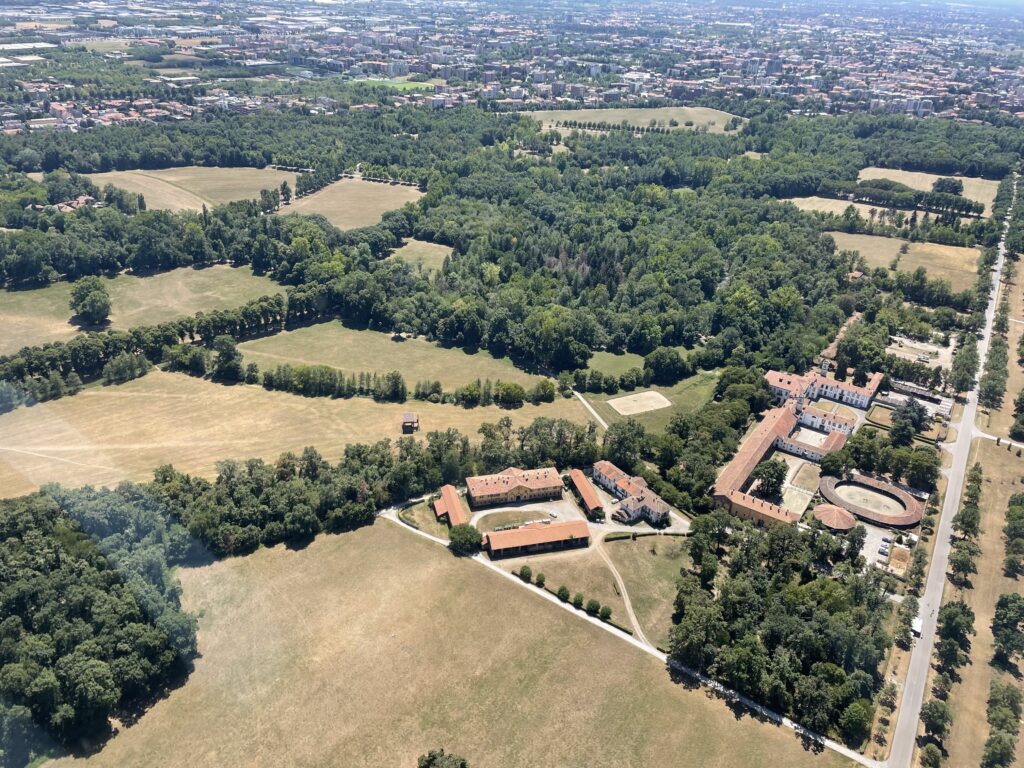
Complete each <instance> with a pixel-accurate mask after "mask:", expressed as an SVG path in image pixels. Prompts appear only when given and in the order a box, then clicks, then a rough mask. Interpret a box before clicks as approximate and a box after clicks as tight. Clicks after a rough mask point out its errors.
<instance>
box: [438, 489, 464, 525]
mask: <svg viewBox="0 0 1024 768" xmlns="http://www.w3.org/2000/svg"><path fill="white" fill-rule="evenodd" d="M434 514H435V515H436V516H437V519H438V520H447V521H448V525H451V526H455V525H463V524H464V523H467V522H469V518H467V517H466V511H465V509H464V508H463V506H462V499H461V498H460V497H459V492H458V491H457V490H455V486H454V485H445V486H442V487H441V497H440V498H439V499H437V500H436V501H435V502H434Z"/></svg>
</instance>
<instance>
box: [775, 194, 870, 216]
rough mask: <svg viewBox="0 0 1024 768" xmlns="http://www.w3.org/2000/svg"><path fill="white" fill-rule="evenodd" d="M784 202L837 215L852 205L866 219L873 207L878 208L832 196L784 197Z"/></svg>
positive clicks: (807, 209) (803, 209) (808, 209)
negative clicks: (836, 198)
mask: <svg viewBox="0 0 1024 768" xmlns="http://www.w3.org/2000/svg"><path fill="white" fill-rule="evenodd" d="M782 202H784V203H792V204H793V205H795V206H796V207H797V208H799V209H800V210H801V211H816V212H818V213H834V214H835V215H836V216H842V215H843V213H844V212H845V211H846V209H847V208H849V207H850V206H851V205H852V206H853V207H854V208H856V209H857V211H858V212H859V213H860V215H861V216H863V217H864V218H865V219H866V218H868V211H870V210H871V209H872V208H874V209H875V210H876V211H877V210H878V207H877V206H873V205H867V204H866V203H851V202H849V201H848V200H835V199H833V198H831V197H817V196H811V197H789V198H785V199H783V200H782Z"/></svg>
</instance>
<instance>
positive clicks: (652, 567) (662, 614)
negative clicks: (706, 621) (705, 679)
mask: <svg viewBox="0 0 1024 768" xmlns="http://www.w3.org/2000/svg"><path fill="white" fill-rule="evenodd" d="M604 549H605V552H607V553H608V555H609V556H610V557H611V559H612V562H613V563H615V569H616V570H617V571H618V572H619V576H621V577H622V581H623V582H624V583H625V584H626V591H627V592H629V600H630V602H631V603H632V605H633V612H634V613H635V614H636V617H637V620H638V621H639V622H640V626H641V627H643V630H644V634H645V635H646V636H647V639H648V640H650V641H651V642H652V643H654V644H656V645H660V646H662V647H667V645H668V633H669V630H670V629H671V628H672V610H673V607H672V606H673V603H674V602H675V599H676V592H677V591H678V587H677V583H678V581H679V571H680V570H681V569H682V568H684V567H689V565H690V558H689V556H688V555H687V554H686V539H685V538H682V537H679V536H645V537H643V538H639V539H636V540H631V539H618V540H616V541H606V542H605V543H604Z"/></svg>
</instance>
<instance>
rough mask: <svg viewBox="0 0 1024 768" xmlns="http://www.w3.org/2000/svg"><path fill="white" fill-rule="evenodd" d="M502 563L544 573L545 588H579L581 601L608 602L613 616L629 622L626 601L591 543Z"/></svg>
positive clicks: (573, 592)
mask: <svg viewBox="0 0 1024 768" xmlns="http://www.w3.org/2000/svg"><path fill="white" fill-rule="evenodd" d="M501 565H502V567H503V568H506V569H508V570H510V571H518V570H519V569H520V568H521V567H522V566H524V565H528V566H530V568H531V569H532V570H533V575H534V577H536V576H537V574H538V573H543V574H544V578H545V580H546V581H545V584H546V586H547V588H548V589H550V590H552V591H556V590H557V589H558V588H559V587H561V586H562V585H565V586H566V587H568V588H569V593H570V594H571V595H575V594H576V593H577V592H582V593H583V604H584V605H586V603H587V600H590V599H591V598H594V599H595V600H597V601H598V602H600V603H601V605H607V606H608V607H610V608H611V609H612V619H613V620H615V621H617V622H618V623H620V624H623V625H625V626H627V627H628V626H629V618H628V617H627V616H626V604H625V603H624V602H623V601H622V595H620V594H619V589H618V586H617V585H616V583H615V576H614V575H613V574H612V572H611V570H610V569H609V568H608V565H607V564H606V563H605V561H604V560H603V559H602V557H601V553H600V552H598V551H597V547H596V546H595V545H594V544H591V545H590V546H589V547H587V548H586V549H574V550H567V551H565V552H549V553H548V554H543V555H534V556H533V557H519V558H515V559H511V560H507V561H504V562H502V563H501Z"/></svg>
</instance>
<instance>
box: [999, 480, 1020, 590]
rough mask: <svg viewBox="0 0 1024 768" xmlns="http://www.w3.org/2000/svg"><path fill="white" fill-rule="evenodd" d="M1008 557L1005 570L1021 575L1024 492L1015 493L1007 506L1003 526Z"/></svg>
mask: <svg viewBox="0 0 1024 768" xmlns="http://www.w3.org/2000/svg"><path fill="white" fill-rule="evenodd" d="M1003 538H1004V544H1005V547H1006V557H1005V559H1004V561H1003V570H1004V571H1005V572H1006V574H1007V575H1008V576H1014V577H1016V576H1019V575H1020V574H1021V573H1022V572H1024V493H1015V494H1013V495H1012V496H1011V497H1010V500H1009V502H1008V504H1007V507H1006V523H1005V525H1004V526H1003Z"/></svg>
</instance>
